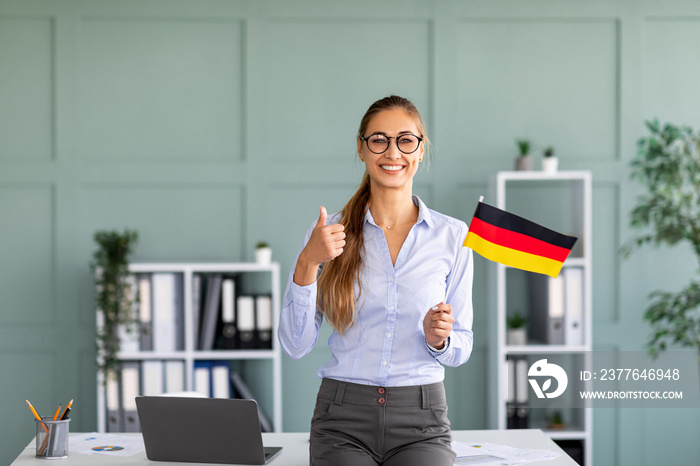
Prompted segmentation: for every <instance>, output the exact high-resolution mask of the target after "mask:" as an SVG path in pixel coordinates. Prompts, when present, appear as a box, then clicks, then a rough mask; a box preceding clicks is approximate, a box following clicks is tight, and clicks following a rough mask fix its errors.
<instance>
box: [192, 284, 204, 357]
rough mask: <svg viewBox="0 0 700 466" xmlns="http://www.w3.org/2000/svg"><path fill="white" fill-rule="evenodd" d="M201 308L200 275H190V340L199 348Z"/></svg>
mask: <svg viewBox="0 0 700 466" xmlns="http://www.w3.org/2000/svg"><path fill="white" fill-rule="evenodd" d="M201 308H202V276H201V275H199V274H194V275H193V276H192V329H193V331H192V342H193V347H194V348H199V333H200V332H201V323H200V321H199V320H200V318H201Z"/></svg>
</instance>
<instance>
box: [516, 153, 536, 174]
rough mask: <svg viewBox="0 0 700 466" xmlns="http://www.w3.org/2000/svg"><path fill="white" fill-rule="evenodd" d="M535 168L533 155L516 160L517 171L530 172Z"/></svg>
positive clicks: (522, 156) (521, 156)
mask: <svg viewBox="0 0 700 466" xmlns="http://www.w3.org/2000/svg"><path fill="white" fill-rule="evenodd" d="M534 168H535V163H534V161H533V160H532V156H531V155H529V154H528V155H519V156H518V157H517V158H516V159H515V169H516V170H518V171H529V170H532V169H534Z"/></svg>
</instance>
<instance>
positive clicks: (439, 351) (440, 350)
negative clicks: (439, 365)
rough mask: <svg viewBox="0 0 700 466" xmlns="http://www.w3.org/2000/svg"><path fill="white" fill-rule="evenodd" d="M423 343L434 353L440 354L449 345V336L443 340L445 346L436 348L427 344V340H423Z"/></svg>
mask: <svg viewBox="0 0 700 466" xmlns="http://www.w3.org/2000/svg"><path fill="white" fill-rule="evenodd" d="M425 345H426V346H427V347H428V349H429V350H430V351H431V352H432V353H435V354H442V353H444V352H445V351H447V348H449V346H450V337H447V341H445V346H443V347H442V349H437V348H434V347H432V346H430V345H429V344H428V342H427V341H426V342H425Z"/></svg>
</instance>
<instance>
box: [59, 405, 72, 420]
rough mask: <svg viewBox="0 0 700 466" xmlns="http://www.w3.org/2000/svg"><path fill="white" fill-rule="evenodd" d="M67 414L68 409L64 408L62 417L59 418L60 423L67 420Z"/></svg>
mask: <svg viewBox="0 0 700 466" xmlns="http://www.w3.org/2000/svg"><path fill="white" fill-rule="evenodd" d="M68 413H70V408H66V410H65V411H63V416H61V421H65V420H66V419H68Z"/></svg>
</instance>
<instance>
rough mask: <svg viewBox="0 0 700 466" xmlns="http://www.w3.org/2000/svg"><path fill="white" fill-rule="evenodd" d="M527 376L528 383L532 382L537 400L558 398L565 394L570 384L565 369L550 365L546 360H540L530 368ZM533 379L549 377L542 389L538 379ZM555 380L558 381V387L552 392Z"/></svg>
mask: <svg viewBox="0 0 700 466" xmlns="http://www.w3.org/2000/svg"><path fill="white" fill-rule="evenodd" d="M527 375H528V381H529V382H530V385H531V386H532V389H533V390H534V391H535V394H536V395H537V398H545V397H546V398H556V397H558V396H559V395H561V394H562V393H564V390H566V386H567V384H568V383H569V378H568V377H567V376H566V372H564V369H562V368H561V367H560V366H558V365H556V364H552V363H548V362H547V360H546V359H540V360H539V361H537V362H535V363H534V364H533V365H532V366H530V370H529V371H528V372H527ZM531 377H540V378H544V377H547V379H546V380H544V383H543V384H542V386H541V387H540V384H539V383H538V381H537V379H536V378H531ZM553 378H554V379H556V381H557V386H556V390H554V391H551V392H550V391H548V390H549V389H550V388H552V379H553Z"/></svg>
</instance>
